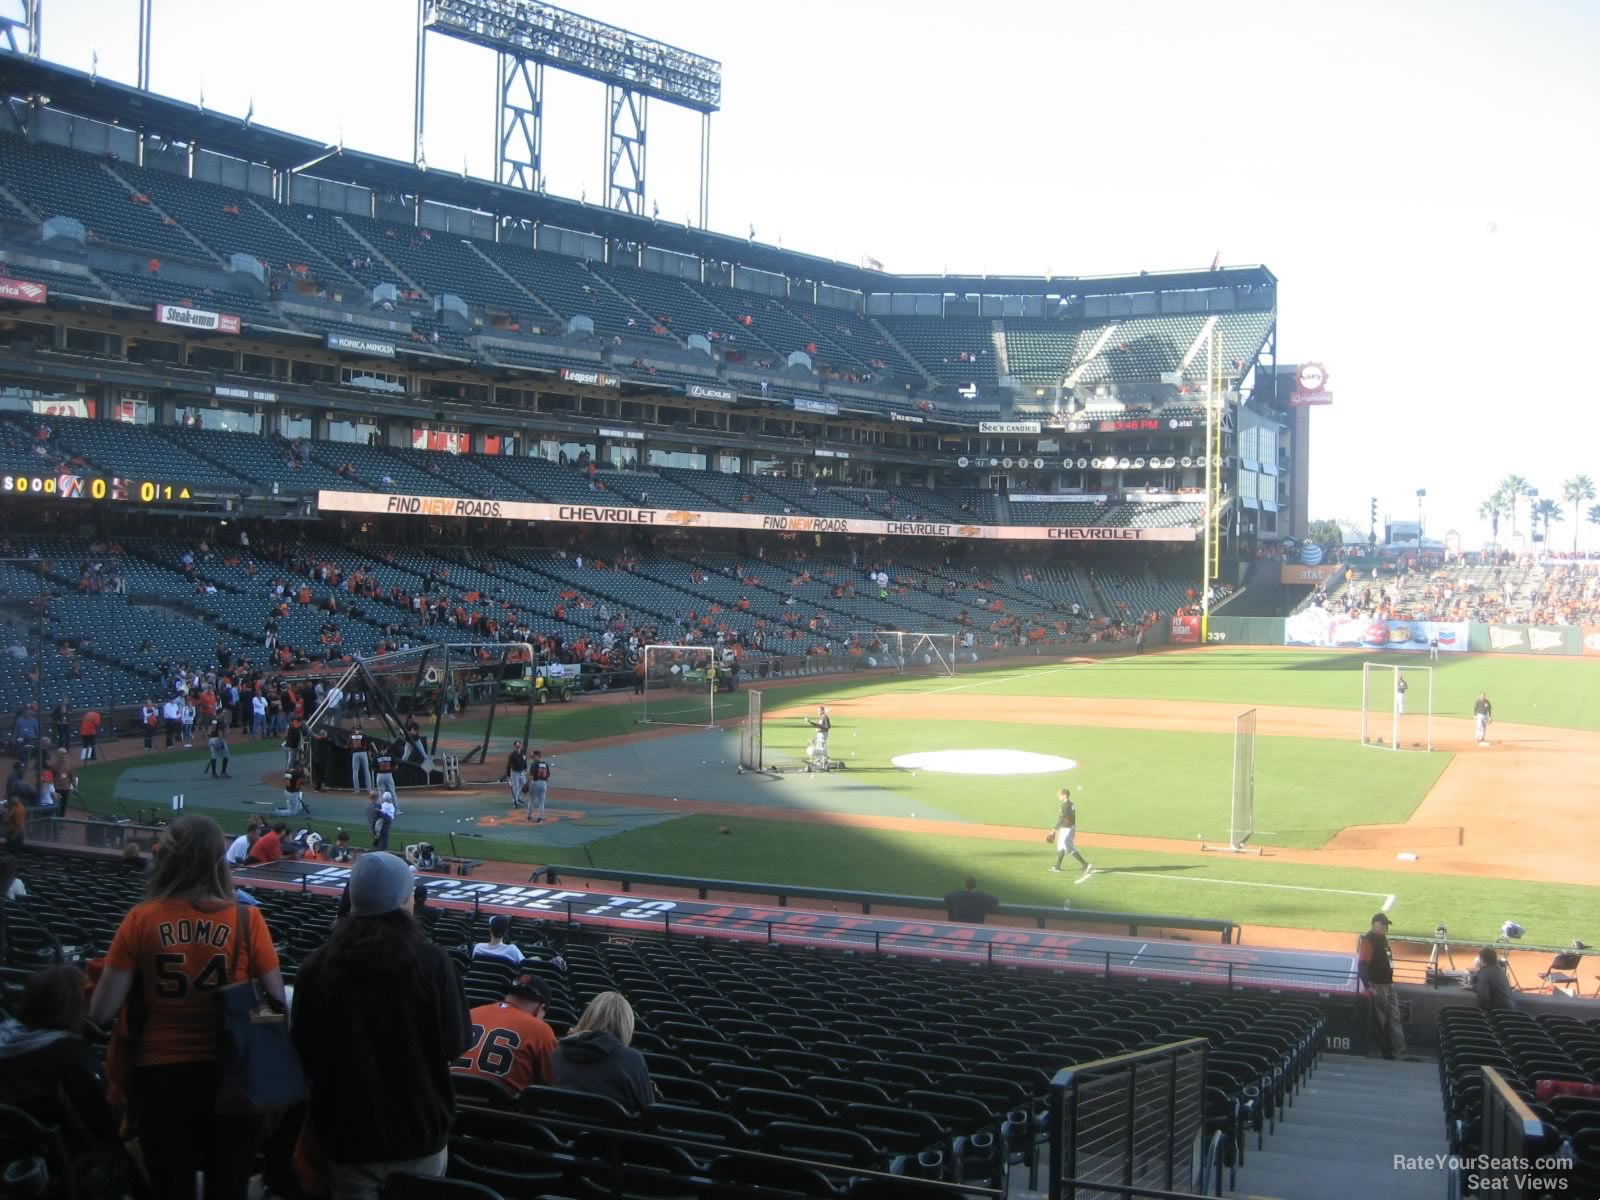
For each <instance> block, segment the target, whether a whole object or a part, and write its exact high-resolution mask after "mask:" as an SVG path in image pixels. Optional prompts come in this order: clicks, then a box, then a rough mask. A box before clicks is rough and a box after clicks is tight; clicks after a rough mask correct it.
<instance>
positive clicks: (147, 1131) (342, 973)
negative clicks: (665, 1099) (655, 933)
mask: <svg viewBox="0 0 1600 1200" xmlns="http://www.w3.org/2000/svg"><path fill="white" fill-rule="evenodd" d="M283 832H284V827H283V826H281V825H279V826H276V827H274V828H273V829H265V828H252V829H250V830H249V831H247V834H246V835H245V836H242V837H241V838H239V839H237V841H235V842H234V843H232V844H230V843H229V841H228V839H227V838H226V836H225V835H224V833H223V831H222V829H221V828H220V827H219V826H218V825H217V824H216V822H214V821H212V820H211V819H209V818H207V817H203V816H198V815H186V816H182V817H180V818H179V819H177V820H176V821H174V822H173V823H172V824H171V825H169V826H168V827H167V828H166V829H165V830H164V831H163V832H162V834H161V837H160V839H159V841H158V842H157V843H155V845H154V846H153V847H152V852H151V854H150V857H149V860H148V862H147V861H146V859H145V857H144V855H143V854H142V853H141V852H140V851H139V850H138V849H137V848H136V847H134V848H133V850H134V852H133V853H132V854H131V855H128V856H127V861H126V864H125V865H126V866H127V867H128V868H129V869H131V870H135V871H139V872H141V873H143V875H144V877H145V884H146V898H145V899H143V900H142V901H141V902H139V903H137V904H135V905H134V906H133V907H132V908H130V909H129V910H128V912H127V913H126V914H125V915H124V916H123V918H122V920H121V923H120V925H119V927H118V929H117V932H116V935H115V936H114V938H113V939H112V941H111V945H110V949H109V950H108V951H107V953H106V955H105V957H104V958H103V959H96V960H93V961H92V962H90V963H89V964H87V966H88V969H87V972H86V971H85V970H81V969H80V968H79V967H77V966H73V965H54V966H47V967H45V968H44V969H43V970H40V971H38V972H36V973H35V974H34V975H33V976H32V977H30V978H29V979H28V980H27V983H26V985H25V986H24V987H23V988H22V990H21V993H20V996H17V997H16V998H15V1000H14V1002H8V1005H7V1007H8V1009H9V1010H10V1012H9V1018H10V1019H7V1020H4V1021H0V1103H5V1104H9V1105H12V1106H14V1107H18V1108H20V1109H21V1110H22V1111H24V1112H26V1113H28V1114H29V1115H30V1116H31V1117H32V1118H33V1119H35V1120H38V1121H41V1122H44V1123H46V1124H48V1125H53V1126H55V1127H57V1128H59V1129H60V1130H61V1131H62V1142H61V1149H62V1150H63V1151H64V1153H65V1154H66V1155H67V1156H68V1157H69V1158H70V1159H71V1160H72V1173H73V1175H74V1177H75V1182H76V1194H77V1195H79V1196H82V1197H84V1198H85V1200H110V1198H112V1197H121V1196H122V1195H123V1194H124V1193H125V1192H126V1191H127V1190H128V1189H129V1188H134V1189H135V1190H136V1191H138V1185H137V1183H136V1180H137V1179H138V1178H139V1176H140V1174H141V1173H142V1174H143V1175H144V1176H146V1177H147V1178H148V1181H149V1182H148V1186H149V1191H148V1194H150V1195H154V1196H179V1195H190V1194H193V1193H194V1191H195V1177H196V1175H197V1174H198V1175H200V1176H201V1177H202V1178H203V1179H204V1189H205V1195H206V1196H207V1197H208V1198H210V1200H244V1198H245V1197H246V1196H247V1195H248V1194H250V1191H251V1188H252V1187H253V1186H254V1185H253V1184H252V1178H253V1177H254V1176H256V1175H257V1174H262V1175H263V1176H269V1177H277V1178H284V1179H290V1178H292V1179H294V1180H295V1181H296V1182H298V1183H299V1184H301V1185H308V1184H312V1183H316V1184H320V1185H321V1187H320V1190H321V1194H329V1193H331V1194H332V1195H333V1196H334V1197H336V1198H339V1200H366V1198H369V1197H371V1198H375V1197H376V1196H378V1195H379V1192H380V1190H381V1188H382V1186H383V1182H384V1180H385V1179H386V1178H387V1177H388V1176H390V1175H392V1174H395V1173H398V1172H410V1173H415V1174H422V1175H432V1176H442V1175H443V1174H444V1172H445V1169H446V1165H447V1153H446V1146H447V1139H448V1135H449V1132H450V1128H451V1125H452V1122H453V1120H454V1110H455V1105H456V1093H457V1090H458V1089H463V1090H464V1091H465V1092H466V1093H467V1094H470V1095H471V1096H472V1097H473V1099H474V1102H477V1103H482V1102H483V1100H482V1096H483V1095H484V1092H483V1091H482V1090H481V1089H482V1088H483V1087H484V1086H488V1087H490V1088H493V1089H499V1090H500V1092H501V1093H502V1094H503V1095H504V1096H505V1097H506V1098H507V1099H508V1100H509V1099H511V1098H514V1096H515V1095H516V1094H517V1093H520V1091H522V1090H523V1089H525V1088H526V1087H528V1086H530V1085H533V1084H540V1085H554V1086H559V1087H563V1088H566V1089H569V1090H573V1091H579V1092H585V1093H588V1094H591V1095H596V1096H604V1097H606V1098H608V1099H609V1100H612V1101H614V1102H616V1103H617V1104H619V1105H621V1106H622V1107H623V1108H624V1109H626V1110H628V1111H629V1112H633V1113H637V1112H640V1111H641V1110H643V1109H644V1108H645V1107H647V1106H648V1105H650V1104H651V1103H653V1102H654V1101H655V1100H656V1099H657V1096H656V1092H655V1088H654V1085H653V1084H652V1082H651V1079H650V1072H649V1068H648V1066H647V1065H646V1062H645V1059H644V1057H643V1056H642V1055H641V1054H640V1053H639V1052H638V1051H637V1050H634V1049H633V1048H632V1047H630V1045H629V1042H630V1041H631V1040H632V1035H633V1029H634V1015H633V1010H632V1008H631V1007H630V1006H629V1004H628V1002H627V1000H626V999H625V998H623V997H622V996H621V995H620V994H618V993H616V992H601V993H599V994H597V995H595V996H594V997H593V998H592V999H591V1000H590V1002H589V1003H588V1005H587V1007H586V1008H585V1010H584V1012H583V1013H582V1015H581V1016H580V1017H579V1018H578V1019H577V1021H576V1022H574V1023H573V1024H572V1026H571V1028H570V1029H567V1030H566V1031H565V1032H564V1035H561V1036H558V1033H557V1031H556V1030H555V1029H553V1028H552V1027H551V1025H550V1024H549V1021H548V1020H547V1018H548V1017H549V1011H548V1005H549V1001H550V989H549V985H548V984H547V983H546V982H545V980H544V979H543V978H541V976H540V975H539V974H537V973H530V971H529V970H528V968H527V966H526V965H525V963H526V960H525V958H524V956H523V954H522V952H521V951H520V950H518V951H517V954H516V957H517V960H518V962H517V967H518V971H517V973H515V974H513V975H512V976H511V977H510V979H509V982H508V983H507V985H506V993H505V996H504V998H503V999H502V1000H501V1001H499V1002H497V1003H487V1004H480V1005H479V1006H477V1007H476V1008H474V1007H472V1006H471V1005H470V1004H469V1002H468V1000H467V996H466V991H465V989H464V987H463V980H462V974H461V972H460V971H459V970H458V969H457V966H456V964H455V963H454V962H453V961H452V960H451V957H450V955H449V954H448V953H447V952H446V950H445V949H444V948H443V947H442V946H440V945H438V944H436V943H435V941H434V940H433V939H432V938H431V937H430V935H429V918H428V914H427V913H426V912H425V911H423V910H421V909H419V903H422V904H425V899H426V893H425V891H424V889H422V888H421V887H419V885H418V881H417V879H416V877H415V875H414V873H413V871H412V868H411V867H410V866H408V865H407V863H406V862H405V860H404V859H402V858H401V857H399V856H397V855H392V854H387V853H369V854H363V855H362V856H360V858H358V859H357V860H356V861H355V863H354V868H353V870H352V872H351V875H350V879H349V883H348V885H347V888H346V891H345V895H344V897H343V899H342V901H341V903H340V911H339V915H338V917H337V919H336V920H335V921H334V923H333V925H332V931H331V934H330V935H329V937H328V939H327V940H326V941H325V942H324V943H323V944H322V945H321V946H320V947H318V948H317V949H315V950H314V951H312V952H311V953H310V954H309V955H308V956H307V957H306V958H305V959H304V960H303V961H302V962H301V963H300V965H299V968H298V971H297V973H296V974H295V977H294V987H293V990H292V992H291V990H290V989H289V988H287V987H286V986H285V979H284V973H283V970H282V969H281V967H280V963H279V959H278V953H277V950H276V947H275V944H276V943H277V942H278V941H279V939H280V938H281V937H282V936H283V934H284V932H285V931H282V930H278V931H274V930H272V929H271V928H270V927H269V925H268V922H267V919H266V916H265V914H264V912H263V910H262V909H261V908H260V906H259V905H257V904H255V903H254V901H253V898H251V897H249V896H248V894H247V893H243V892H241V891H240V890H239V889H238V888H237V886H236V885H235V883H234V881H233V878H232V871H231V866H230V864H233V865H237V864H242V863H246V862H250V863H255V862H265V861H270V859H271V857H273V855H269V854H266V853H265V850H266V846H267V843H268V842H269V841H270V840H273V839H276V838H278V837H279V836H280V835H281V834H283ZM240 843H243V844H244V847H243V848H242V847H241V845H240ZM281 852H282V851H275V852H274V854H275V853H281ZM344 861H348V858H346V859H345V860H344ZM15 868H16V863H15V860H13V859H11V858H9V857H5V856H0V917H3V916H4V910H5V906H7V905H13V904H21V905H26V904H27V903H28V902H29V901H28V898H27V897H28V893H27V889H26V887H25V886H24V885H23V884H22V882H21V881H20V880H19V879H17V878H16V869H15ZM0 928H3V922H0ZM492 928H493V937H492V939H491V941H492V942H494V943H495V944H497V945H501V946H509V945H510V943H508V942H507V941H506V939H505V934H506V932H507V928H508V924H507V921H506V918H504V917H499V918H496V919H495V922H494V924H493V926H492ZM512 948H513V949H514V947H512ZM548 949H549V947H547V946H545V945H541V946H540V947H538V948H537V950H536V951H535V953H534V954H533V955H531V956H530V957H532V958H536V959H537V958H540V957H543V958H544V961H543V963H542V964H541V965H542V967H544V968H547V969H551V970H556V971H564V969H565V963H564V961H563V960H561V959H560V957H559V956H558V955H554V954H545V953H544V952H545V951H546V950H548ZM502 957H503V958H504V960H505V961H507V962H510V961H511V956H510V955H509V954H507V955H502ZM249 980H254V981H255V983H256V985H257V987H258V988H259V991H260V993H261V995H262V996H263V997H264V999H265V1001H266V1003H267V1004H268V1005H270V1006H271V1007H272V1008H274V1009H276V1010H278V1011H279V1012H285V1013H287V1012H289V1010H290V1008H291V1005H292V1016H293V1021H292V1026H291V1029H292V1040H293V1046H294V1050H295V1055H296V1057H297V1059H298V1061H299V1064H300V1067H301V1068H302V1070H303V1073H304V1077H305V1081H306V1084H305V1101H306V1102H305V1103H304V1104H301V1105H295V1106H294V1107H292V1108H290V1109H288V1110H287V1111H286V1112H282V1113H280V1115H278V1116H276V1117H275V1118H274V1120H273V1121H272V1122H271V1123H270V1124H269V1122H268V1121H267V1120H266V1119H265V1118H264V1117H263V1116H261V1115H259V1114H257V1113H254V1112H251V1111H248V1110H246V1109H244V1108H242V1107H238V1106H230V1105H228V1104H225V1103H219V1094H220V1093H222V1091H223V1085H224V1082H225V1081H224V1078H223V1072H224V1069H225V1068H224V1067H223V1066H222V1065H220V1062H221V1060H220V1058H219V1054H218V1042H217V1038H218V1020H217V1015H216V1006H215V1004H214V1002H213V997H212V993H214V992H215V991H216V990H217V989H218V988H221V987H225V986H228V985H231V984H236V983H242V982H245V981H249ZM506 1030H511V1031H513V1032H515V1034H516V1036H515V1037H514V1038H511V1039H509V1040H507V1039H506V1038H504V1037H502V1033H503V1031H506ZM397 1048H398V1049H397ZM506 1055H509V1056H510V1058H511V1059H512V1061H511V1063H510V1064H509V1069H508V1064H507V1063H506V1062H503V1061H501V1057H503V1056H506ZM12 1133H13V1135H17V1136H25V1134H24V1132H23V1131H21V1130H13V1131H12ZM130 1135H131V1136H133V1137H136V1138H137V1142H138V1146H139V1148H140V1155H139V1157H138V1159H137V1161H136V1160H135V1159H133V1158H132V1157H130V1155H129V1152H128V1149H127V1145H126V1139H127V1138H128V1137H129V1136H130ZM59 1168H60V1164H59V1163H57V1164H56V1169H59ZM10 1179H11V1176H10V1175H8V1180H10ZM42 1181H43V1176H42V1174H41V1175H40V1176H39V1182H41V1183H42ZM28 1194H34V1193H31V1192H30V1193H28ZM41 1194H42V1193H41ZM139 1194H145V1193H144V1192H142V1191H140V1192H139Z"/></svg>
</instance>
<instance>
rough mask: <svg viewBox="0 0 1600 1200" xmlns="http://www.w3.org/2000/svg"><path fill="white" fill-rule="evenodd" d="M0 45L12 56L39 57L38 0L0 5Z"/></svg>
mask: <svg viewBox="0 0 1600 1200" xmlns="http://www.w3.org/2000/svg"><path fill="white" fill-rule="evenodd" d="M0 45H3V46H4V47H5V49H7V50H9V51H10V52H11V53H12V54H26V55H28V56H29V57H30V58H38V57H39V0H4V2H3V3H0Z"/></svg>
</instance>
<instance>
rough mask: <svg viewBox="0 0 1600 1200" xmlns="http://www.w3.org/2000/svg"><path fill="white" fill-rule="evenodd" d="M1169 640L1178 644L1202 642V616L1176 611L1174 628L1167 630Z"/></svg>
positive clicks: (1190, 644)
mask: <svg viewBox="0 0 1600 1200" xmlns="http://www.w3.org/2000/svg"><path fill="white" fill-rule="evenodd" d="M1167 641H1169V642H1171V643H1173V644H1174V645H1177V646H1197V645H1199V644H1200V618H1199V617H1198V616H1196V615H1195V614H1194V613H1175V614H1173V617H1172V628H1171V629H1169V630H1168V631H1167Z"/></svg>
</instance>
